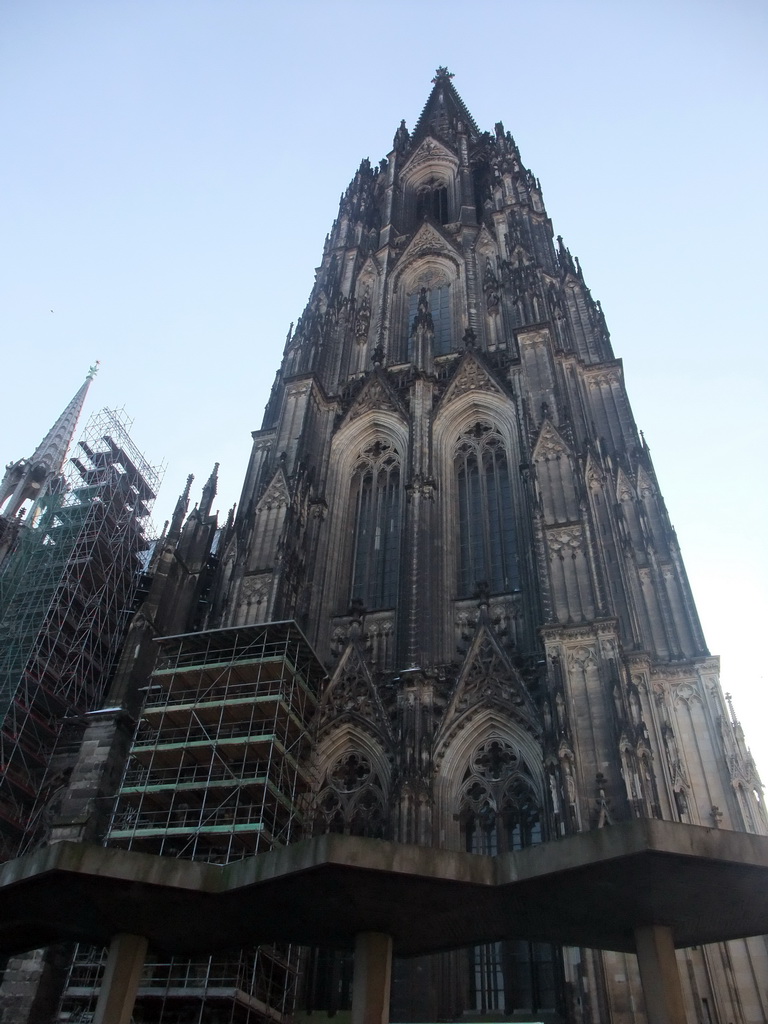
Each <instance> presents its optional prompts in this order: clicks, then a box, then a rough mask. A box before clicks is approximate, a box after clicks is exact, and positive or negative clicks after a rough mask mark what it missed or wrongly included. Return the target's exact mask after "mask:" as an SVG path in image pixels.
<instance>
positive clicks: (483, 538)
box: [455, 423, 520, 597]
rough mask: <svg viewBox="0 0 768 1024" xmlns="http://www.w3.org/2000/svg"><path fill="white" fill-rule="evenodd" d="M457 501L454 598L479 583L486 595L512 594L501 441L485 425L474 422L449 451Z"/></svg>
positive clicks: (508, 494) (511, 536) (508, 493)
mask: <svg viewBox="0 0 768 1024" xmlns="http://www.w3.org/2000/svg"><path fill="white" fill-rule="evenodd" d="M455 467H456V485H457V491H458V501H459V516H458V519H459V578H458V591H459V596H460V597H469V596H471V595H472V594H473V593H474V592H475V590H476V589H477V587H478V584H480V583H487V585H488V587H489V589H490V591H491V593H496V594H498V593H507V592H509V591H511V590H517V589H518V588H519V585H520V577H519V571H518V563H517V540H516V536H515V524H514V518H513V514H512V490H511V487H510V480H509V465H508V461H507V453H506V451H505V449H504V441H503V439H502V437H501V435H500V434H499V433H498V431H496V430H494V428H493V427H491V426H490V425H489V424H487V423H476V424H475V426H474V428H473V430H472V431H471V432H470V433H468V434H464V435H463V436H462V437H460V438H459V440H458V443H457V445H456V449H455Z"/></svg>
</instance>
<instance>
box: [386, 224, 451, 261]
mask: <svg viewBox="0 0 768 1024" xmlns="http://www.w3.org/2000/svg"><path fill="white" fill-rule="evenodd" d="M422 256H444V257H446V258H447V259H449V260H451V261H452V262H453V263H454V264H455V265H456V266H457V267H458V266H459V258H460V252H459V250H458V249H457V247H456V246H455V245H454V244H453V242H451V241H449V239H448V238H446V236H445V235H444V234H443V233H442V232H441V231H438V229H437V228H436V227H435V226H434V224H431V223H430V222H429V221H425V222H424V223H423V224H422V225H421V227H420V228H419V230H418V231H417V232H416V234H415V235H414V236H413V238H412V239H411V240H410V242H409V243H408V245H407V246H406V247H405V249H404V250H403V253H402V255H401V256H400V259H399V261H398V264H399V266H401V267H404V266H406V265H407V264H409V263H412V262H413V261H414V260H417V259H420V258H421V257H422Z"/></svg>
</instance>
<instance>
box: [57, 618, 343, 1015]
mask: <svg viewBox="0 0 768 1024" xmlns="http://www.w3.org/2000/svg"><path fill="white" fill-rule="evenodd" d="M158 642H159V643H160V645H161V654H160V658H159V660H158V665H157V668H156V669H155V671H154V673H153V674H152V676H151V678H150V681H149V685H148V687H147V690H146V698H145V701H144V708H143V711H142V716H141V721H140V723H139V726H138V729H137V732H136V735H135V737H134V741H133V745H132V747H131V752H130V757H129V759H128V764H127V767H126V771H125V775H124V778H123V782H122V785H121V788H120V793H119V796H118V800H117V803H116V806H115V811H114V815H113V819H112V823H111V826H110V830H109V834H108V839H107V842H108V844H109V845H110V846H112V845H114V846H120V847H123V848H125V849H130V850H140V851H144V852H149V853H155V854H162V855H165V856H173V857H181V858H189V859H193V860H205V861H208V862H213V863H221V864H223V863H228V862H230V861H232V860H237V859H240V858H242V857H247V856H251V855H253V854H255V853H258V852H263V851H265V850H269V849H272V848H273V847H275V846H283V845H286V844H288V843H291V842H295V841H296V840H297V839H299V838H301V837H302V836H303V835H304V832H305V822H304V817H303V813H302V806H303V804H304V802H305V801H306V798H307V795H308V794H309V792H310V789H311V778H310V775H309V773H308V770H307V768H306V755H307V753H308V749H309V744H310V734H309V728H310V722H311V720H312V717H313V714H314V711H315V708H316V706H317V697H318V691H319V687H320V682H321V680H322V679H323V678H324V675H325V672H324V669H323V668H322V665H321V664H320V662H319V660H318V659H317V657H316V655H315V654H314V652H313V651H312V649H311V647H310V646H309V644H308V642H307V640H306V639H305V637H304V635H303V634H302V632H301V630H300V629H299V628H298V627H297V626H296V625H295V623H293V622H272V623H265V624H260V625H256V626H239V627H234V628H228V629H216V630H208V631H205V632H202V633H190V634H185V635H183V636H176V637H165V638H162V639H161V640H159V641H158ZM103 956H104V954H103V953H102V952H101V951H98V950H87V949H81V950H80V951H79V952H78V954H77V956H76V958H75V961H74V964H73V967H72V970H71V974H70V979H69V983H68V987H67V991H66V993H65V997H64V1001H63V1003H62V1012H61V1014H60V1017H59V1019H60V1020H62V1021H63V1020H68V1021H75V1020H77V1021H88V1020H89V1019H90V1017H89V1014H91V1013H92V1012H93V1008H94V1007H95V998H96V989H97V986H98V979H99V976H100V971H101V969H102V966H103ZM297 959H298V957H297V951H296V950H294V949H292V948H291V947H286V946H279V947H278V946H269V947H265V946H262V947H259V948H254V949H244V950H241V951H240V952H239V953H234V954H227V955H222V956H213V957H200V958H191V959H190V958H183V957H173V958H163V957H153V956H150V958H149V959H148V961H147V964H146V967H145V971H144V975H143V978H142V981H141V985H140V989H139V994H138V999H137V1003H136V1007H135V1010H134V1021H135V1022H136V1024H139V1022H141V1021H147V1022H149V1021H152V1022H153V1024H155V1022H156V1024H193V1022H194V1024H203V1022H214V1021H215V1022H217V1024H219V1022H225V1021H226V1022H227V1024H235V1022H236V1024H246V1022H248V1024H251V1022H255V1021H260V1022H266V1021H271V1022H273V1024H275V1022H282V1021H283V1020H284V1019H285V1018H286V1016H287V1015H288V1014H290V1012H291V1010H292V1006H293V996H294V989H295V976H296V969H297Z"/></svg>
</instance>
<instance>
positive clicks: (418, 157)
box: [400, 135, 459, 180]
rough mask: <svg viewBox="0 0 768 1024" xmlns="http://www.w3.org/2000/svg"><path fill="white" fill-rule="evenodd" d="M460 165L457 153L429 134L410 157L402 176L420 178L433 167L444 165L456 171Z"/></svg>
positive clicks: (404, 166) (401, 173)
mask: <svg viewBox="0 0 768 1024" xmlns="http://www.w3.org/2000/svg"><path fill="white" fill-rule="evenodd" d="M458 166H459V161H458V159H457V158H456V155H455V153H452V152H451V151H450V149H448V147H447V146H444V145H443V143H442V142H438V141H437V139H435V138H433V137H432V136H431V135H427V137H426V138H425V139H424V140H423V141H422V142H421V143H420V144H419V145H418V146H417V147H416V149H414V151H413V152H412V153H411V154H410V156H409V157H408V159H407V161H406V162H405V164H404V165H403V168H402V170H401V172H400V176H401V178H403V179H404V180H405V179H418V178H420V177H422V175H423V173H424V171H429V170H431V168H433V167H443V168H445V169H450V170H451V171H455V170H456V169H457V168H458Z"/></svg>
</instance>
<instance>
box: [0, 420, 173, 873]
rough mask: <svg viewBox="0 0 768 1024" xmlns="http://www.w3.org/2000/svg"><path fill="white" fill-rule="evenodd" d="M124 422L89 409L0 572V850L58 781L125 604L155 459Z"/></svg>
mask: <svg viewBox="0 0 768 1024" xmlns="http://www.w3.org/2000/svg"><path fill="white" fill-rule="evenodd" d="M130 426H131V423H130V421H129V420H127V419H126V417H125V416H124V414H123V413H121V412H117V411H110V410H107V409H104V410H102V411H101V412H99V413H96V414H95V415H94V416H92V417H91V419H90V420H89V422H88V424H87V426H86V428H85V431H84V434H83V437H82V439H81V440H80V442H79V445H78V449H77V451H76V454H75V456H73V457H72V458H71V459H70V460H69V461H68V463H67V466H66V468H65V474H64V477H65V486H64V487H62V488H60V489H59V490H58V491H56V492H55V493H53V494H50V495H47V496H46V497H45V498H43V499H42V500H41V501H40V502H38V503H37V504H36V505H33V507H32V509H30V511H29V513H28V515H27V519H26V521H25V523H24V524H23V525H22V527H21V530H20V532H19V537H18V542H17V546H16V550H15V551H14V552H13V554H12V555H11V556H10V557H9V558H8V559H6V561H5V562H4V565H3V572H2V574H0V860H4V859H7V858H9V857H13V856H16V855H18V854H19V853H23V852H25V851H27V850H29V849H30V848H32V847H34V845H35V844H37V843H38V842H39V841H40V840H41V838H42V836H43V834H44V830H45V828H46V826H47V824H48V822H49V819H50V818H51V816H52V815H53V814H54V813H55V810H56V803H57V799H58V796H59V795H60V794H61V792H62V791H63V785H64V776H63V774H62V770H63V769H64V767H65V761H66V758H64V757H63V756H62V757H59V756H58V755H59V754H62V755H63V754H64V751H63V743H62V728H63V724H64V723H65V722H66V721H67V720H70V719H72V718H76V717H78V716H80V715H82V714H84V713H86V712H88V711H91V710H94V709H96V708H98V707H99V705H100V704H101V701H102V698H103V696H104V693H105V691H106V688H107V686H108V684H109V680H110V677H111V673H112V670H113V667H114V663H115V660H116V657H117V654H118V653H119V650H120V646H121V644H122V641H123V638H124V636H125V630H126V627H127V625H128V621H129V618H130V615H131V612H132V610H133V603H134V596H135V589H136V585H137V582H138V573H139V569H140V555H141V552H142V550H143V549H144V548H145V547H146V546H147V541H146V538H145V533H144V531H145V528H146V526H147V525H148V521H149V514H150V510H151V505H152V502H153V501H154V498H155V495H156V493H157V488H158V485H159V471H158V470H157V469H156V468H155V467H152V466H150V465H149V464H148V463H147V461H146V459H145V458H144V456H143V455H142V454H141V452H139V451H138V449H137V448H136V446H135V445H134V444H133V442H132V441H131V439H130V436H129V429H130Z"/></svg>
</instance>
